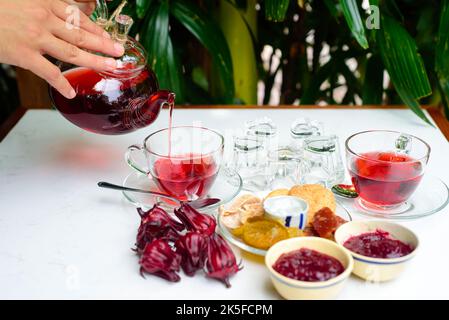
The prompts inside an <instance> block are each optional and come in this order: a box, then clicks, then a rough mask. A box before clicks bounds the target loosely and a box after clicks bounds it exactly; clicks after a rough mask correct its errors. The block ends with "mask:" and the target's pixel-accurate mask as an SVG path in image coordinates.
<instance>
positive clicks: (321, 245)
mask: <svg viewBox="0 0 449 320" xmlns="http://www.w3.org/2000/svg"><path fill="white" fill-rule="evenodd" d="M301 248H307V249H312V250H316V251H318V252H321V253H324V254H327V255H329V256H332V257H334V258H336V259H338V260H339V261H340V262H341V263H342V265H343V267H344V268H345V271H344V272H343V273H341V274H339V275H338V276H336V277H335V278H332V279H329V280H327V281H320V282H308V281H299V280H294V279H290V278H288V277H285V276H283V275H282V274H280V273H279V272H277V271H275V270H274V269H273V265H274V264H275V262H276V260H277V259H278V258H279V257H280V256H281V254H283V253H288V252H291V251H294V250H298V249H301ZM265 264H266V266H267V268H268V270H269V271H270V276H271V280H272V282H273V285H274V287H275V288H276V290H277V291H278V292H279V294H280V295H281V296H282V297H284V298H285V299H289V300H303V299H315V300H316V299H318V300H319V299H321V300H324V299H333V298H335V297H336V296H337V295H338V293H339V292H340V291H341V289H342V288H343V286H344V284H345V282H346V280H347V279H348V277H349V276H350V275H351V272H352V268H353V265H354V261H353V259H352V256H351V254H350V253H349V251H348V250H346V249H345V248H343V247H342V246H340V245H338V244H336V243H335V242H333V241H330V240H327V239H323V238H318V237H298V238H291V239H287V240H283V241H280V242H278V243H276V244H275V245H273V246H272V247H271V248H270V249H269V250H268V252H267V254H266V256H265Z"/></svg>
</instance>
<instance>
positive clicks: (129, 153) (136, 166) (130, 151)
mask: <svg viewBox="0 0 449 320" xmlns="http://www.w3.org/2000/svg"><path fill="white" fill-rule="evenodd" d="M135 151H139V152H141V153H144V152H145V149H144V147H143V146H140V145H137V144H133V145H132V146H129V147H128V150H127V151H126V153H125V161H126V163H127V164H128V165H129V166H130V167H131V169H134V170H137V171H139V172H140V173H143V174H145V175H148V174H149V170H145V169H143V168H142V167H141V166H140V165H139V164H138V163H137V161H135V160H134V159H133V157H132V154H133V152H135Z"/></svg>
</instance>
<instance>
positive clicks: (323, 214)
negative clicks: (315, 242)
mask: <svg viewBox="0 0 449 320" xmlns="http://www.w3.org/2000/svg"><path fill="white" fill-rule="evenodd" d="M338 225H339V224H338V220H337V216H336V215H335V214H334V212H333V211H332V210H331V209H329V208H327V207H326V208H323V209H321V210H319V211H317V212H316V213H315V217H314V219H313V229H315V231H316V232H317V233H318V235H319V236H320V237H321V238H327V239H332V235H333V233H334V232H335V230H336V229H337V227H338Z"/></svg>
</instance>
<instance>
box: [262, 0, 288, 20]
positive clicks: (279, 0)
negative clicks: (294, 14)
mask: <svg viewBox="0 0 449 320" xmlns="http://www.w3.org/2000/svg"><path fill="white" fill-rule="evenodd" d="M289 4H290V0H265V17H266V18H267V20H273V21H276V22H279V21H284V19H285V15H286V13H287V9H288V5H289Z"/></svg>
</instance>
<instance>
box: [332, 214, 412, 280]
mask: <svg viewBox="0 0 449 320" xmlns="http://www.w3.org/2000/svg"><path fill="white" fill-rule="evenodd" d="M335 241H336V242H337V243H338V244H340V245H341V246H343V247H345V248H346V249H347V250H349V251H350V253H351V255H352V257H353V258H354V270H353V273H354V274H355V275H357V276H358V277H360V278H362V279H364V280H367V281H370V282H384V281H389V280H392V279H395V278H397V277H398V276H399V275H400V274H401V273H402V272H403V271H404V269H405V267H406V266H407V264H408V263H409V261H410V260H411V259H412V258H413V257H414V256H415V255H416V251H417V248H418V244H419V240H418V237H417V236H416V234H415V233H414V232H413V231H411V230H410V229H408V228H406V227H404V226H402V225H400V224H397V223H391V222H386V221H351V222H348V223H345V224H343V225H342V226H340V227H339V228H338V229H337V231H336V232H335Z"/></svg>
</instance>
